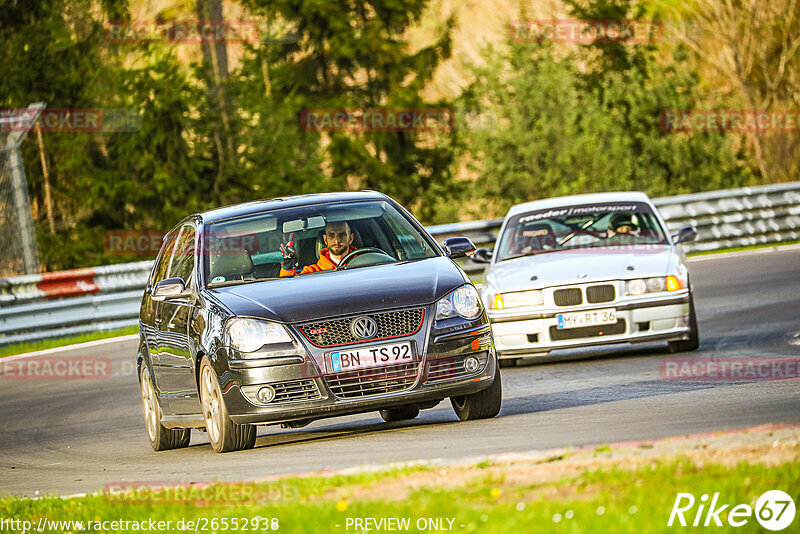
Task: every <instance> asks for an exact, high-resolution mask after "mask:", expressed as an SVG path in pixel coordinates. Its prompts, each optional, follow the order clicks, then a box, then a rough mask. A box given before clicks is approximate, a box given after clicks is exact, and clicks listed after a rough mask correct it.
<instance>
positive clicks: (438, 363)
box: [426, 352, 488, 382]
mask: <svg viewBox="0 0 800 534" xmlns="http://www.w3.org/2000/svg"><path fill="white" fill-rule="evenodd" d="M467 356H475V357H476V358H478V370H477V371H474V372H472V373H470V372H467V370H466V369H464V360H465V359H466V358H467ZM487 357H488V354H487V353H486V352H481V353H478V354H464V355H462V356H450V357H447V358H437V359H435V360H431V361H429V362H428V379H427V380H426V382H444V381H446V380H457V379H459V378H466V377H468V376H472V375H474V374H477V373H479V372H481V371H482V370H483V368H484V367H486V360H487Z"/></svg>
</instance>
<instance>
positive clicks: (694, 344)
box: [669, 293, 700, 354]
mask: <svg viewBox="0 0 800 534" xmlns="http://www.w3.org/2000/svg"><path fill="white" fill-rule="evenodd" d="M698 347H700V332H699V330H698V328H697V314H696V313H695V311H694V296H693V295H692V294H691V293H689V339H682V340H680V341H670V342H669V351H670V352H671V353H673V354H674V353H676V352H690V351H693V350H697V349H698Z"/></svg>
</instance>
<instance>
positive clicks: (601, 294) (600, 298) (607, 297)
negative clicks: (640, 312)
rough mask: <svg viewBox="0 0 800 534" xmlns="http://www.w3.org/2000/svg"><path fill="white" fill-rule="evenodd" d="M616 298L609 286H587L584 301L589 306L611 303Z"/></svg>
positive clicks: (612, 287)
mask: <svg viewBox="0 0 800 534" xmlns="http://www.w3.org/2000/svg"><path fill="white" fill-rule="evenodd" d="M614 297H616V291H614V286H612V285H611V284H603V285H599V286H589V287H587V288H586V300H587V301H588V302H590V303H591V304H596V303H598V302H611V301H612V300H614Z"/></svg>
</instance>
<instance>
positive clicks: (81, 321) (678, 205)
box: [0, 182, 800, 346]
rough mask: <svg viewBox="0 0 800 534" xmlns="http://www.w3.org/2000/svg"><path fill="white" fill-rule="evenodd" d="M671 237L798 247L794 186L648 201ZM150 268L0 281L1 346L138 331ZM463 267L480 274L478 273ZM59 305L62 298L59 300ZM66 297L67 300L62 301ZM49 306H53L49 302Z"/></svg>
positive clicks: (476, 233) (434, 230)
mask: <svg viewBox="0 0 800 534" xmlns="http://www.w3.org/2000/svg"><path fill="white" fill-rule="evenodd" d="M654 202H655V204H656V205H657V206H658V208H659V211H660V212H661V214H662V215H663V216H664V219H665V220H666V221H667V226H668V227H669V230H670V231H671V232H676V231H677V230H678V229H679V228H681V227H682V226H684V225H687V224H693V225H694V226H696V227H697V229H698V234H697V239H696V240H695V241H693V242H691V243H687V244H685V245H683V246H684V247H685V250H687V252H693V251H707V250H717V249H722V248H729V247H736V246H743V245H753V244H759V243H780V242H786V241H795V240H798V239H800V182H793V183H788V184H778V185H769V186H760V187H748V188H743V189H730V190H724V191H711V192H708V193H697V194H690V195H681V196H674V197H666V198H658V199H654ZM501 224H502V219H493V220H487V221H472V222H464V223H454V224H444V225H439V226H431V227H429V228H428V230H429V231H430V232H431V234H433V236H434V237H435V238H436V239H437V240H438V241H440V242H442V241H444V239H446V238H447V237H450V236H455V235H466V236H467V237H469V238H471V239H472V240H473V241H474V242H475V244H476V245H479V246H481V245H485V246H486V245H488V246H491V245H492V244H493V243H494V241H495V239H496V237H497V235H496V234H497V231H498V230H499V229H500V225H501ZM151 265H152V262H150V261H142V262H136V263H125V264H118V265H109V266H104V267H95V268H93V269H77V270H73V271H62V272H56V273H45V274H41V275H26V276H18V277H14V278H8V279H5V280H3V279H0V346H2V345H9V344H13V343H19V342H24V341H33V340H39V339H46V338H50V337H57V336H64V335H71V334H75V333H81V332H91V331H97V330H102V329H114V328H120V327H124V326H135V325H136V324H138V313H139V303H140V301H141V296H142V290H143V287H144V285H145V282H146V279H147V276H148V274H149V271H150V266H151ZM463 267H464V268H465V270H466V271H467V272H468V273H470V274H480V272H482V271H483V269H484V267H485V266H484V265H479V264H476V263H473V262H471V261H469V260H467V261H465V262H463ZM59 297H61V298H59ZM63 297H68V298H63ZM53 299H55V300H53Z"/></svg>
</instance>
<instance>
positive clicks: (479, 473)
mask: <svg viewBox="0 0 800 534" xmlns="http://www.w3.org/2000/svg"><path fill="white" fill-rule="evenodd" d="M762 435H763V438H764V439H761V440H760V443H753V442H752V439H751V441H749V442H741V441H740V442H739V445H738V446H737V447H728V449H726V450H720V449H719V448H715V447H712V448H710V449H707V448H706V447H707V446H708V444H707V443H706V441H702V442H701V441H700V440H697V441H696V442H688V443H685V444H683V445H681V447H680V448H681V449H682V451H683V452H679V453H669V454H665V453H664V451H659V446H655V452H653V450H654V446H653V445H652V444H641V445H639V446H638V447H637V446H634V447H631V448H630V450H628V451H623V452H622V453H620V451H619V449H617V448H611V447H608V446H603V447H598V448H595V449H591V450H583V451H577V452H568V451H566V452H565V451H562V452H561V453H558V454H555V455H553V456H545V457H540V458H538V459H536V460H524V461H507V462H500V461H498V460H485V461H481V462H480V463H478V464H475V465H461V466H453V465H449V466H435V465H420V466H411V467H403V468H394V469H386V470H383V471H372V472H361V473H356V474H349V475H342V474H336V475H332V476H306V477H284V478H279V479H276V480H271V481H267V482H261V483H258V484H255V485H251V486H248V487H249V488H250V489H248V491H247V492H244V494H246V498H245V499H242V498H238V499H235V498H233V499H232V498H230V496H231V495H232V494H231V493H230V492H228V491H226V490H225V488H230V487H231V486H226V485H219V486H213V485H212V486H206V488H211V489H210V490H208V489H206V490H205V491H206V493H203V491H204V490H203V488H202V487H199V486H192V487H194V488H195V489H196V495H205V497H204V498H202V499H200V500H198V499H197V498H196V496H195V498H187V495H189V494H190V493H191V492H190V490H188V489H187V487H186V486H184V488H183V491H184V493H182V494H181V496H182V497H181V498H178V497H177V495H178V493H177V492H176V493H167V494H165V493H163V492H162V493H161V494H160V497H156V496H157V495H159V494H158V493H157V492H155V491H151V492H150V493H147V492H145V493H141V492H139V493H138V494H137V493H135V492H131V493H127V494H124V495H122V496H121V495H120V494H109V493H105V494H95V495H90V496H85V497H78V498H66V499H62V498H43V499H38V500H27V499H18V498H5V499H2V500H0V518H14V519H17V520H20V521H30V522H31V524H32V525H34V528H36V527H35V526H36V525H39V524H40V523H39V522H40V521H43V522H44V521H45V520H47V521H50V520H55V521H65V520H72V521H82V522H83V531H86V530H87V527H88V526H89V525H90V523H91V524H94V525H95V528H94V529H93V530H97V527H100V526H102V523H100V522H103V521H114V520H125V521H151V520H152V521H164V522H166V521H169V522H170V523H169V524H168V525H166V528H165V530H166V531H172V532H175V531H179V527H180V525H182V526H183V527H184V529H188V530H194V531H208V532H212V531H216V532H223V531H233V530H234V529H233V528H232V525H233V520H234V519H235V520H236V523H237V527H238V528H237V529H235V530H244V529H243V528H242V525H244V524H245V521H247V523H246V524H247V525H248V527H249V528H248V530H262V531H264V530H278V531H280V532H290V533H295V532H297V533H336V532H342V533H346V532H363V531H370V530H368V529H367V528H365V527H367V526H370V527H371V530H372V531H379V530H386V529H385V528H384V529H379V528H378V527H377V525H376V524H375V523H371V524H369V525H367V524H366V523H364V522H363V520H365V519H367V518H370V519H374V520H375V521H381V520H382V519H383V520H386V519H388V518H398V519H400V520H402V521H404V522H401V523H399V525H400V526H399V528H397V530H400V531H407V532H421V531H425V532H445V531H449V532H456V533H457V532H465V533H469V532H490V533H515V534H516V533H519V532H568V533H583V532H587V533H590V532H591V533H594V532H604V533H605V532H608V533H628V532H674V531H675V530H676V528H677V529H678V530H686V529H684V528H682V527H679V526H678V527H675V526H673V527H668V526H667V521H668V519H669V515H670V512H671V510H672V508H673V505H674V503H675V500H676V497H677V495H678V493H687V492H688V493H692V494H693V495H694V496H695V497H696V498H697V499H698V501H697V503H698V504H699V502H700V501H699V499H700V496H701V495H703V494H705V495H709V496H712V495H714V494H715V493H719V502H718V504H719V505H722V504H731V506H728V507H727V509H726V510H725V511H724V512H723V513H721V514H719V518H720V520H721V521H722V523H723V526H722V527H713V530H714V532H732V531H735V532H757V531H758V532H762V531H763V528H762V527H761V526H760V525H759V524H758V522H757V521H756V519H755V518H754V517H750V518H749V519H748V522H747V524H746V525H745V526H744V527H740V528H733V527H730V525H728V513H729V512H730V510H731V509H732V508H733V505H737V504H748V505H750V506H751V507H752V506H754V505H755V502H756V499H757V498H758V497H759V496H760V495H761V494H763V493H764V492H766V491H768V490H774V489H781V490H783V491H786V492H788V493H789V494H790V495H791V496H792V497H793V498H794V499H795V501H796V502H797V500H798V497H800V495H798V489H800V488H798V487H797V481H798V480H800V463H798V459H800V456H799V455H798V446H797V437H798V436H800V431H799V430H798V429H797V427H794V428H793V429H790V430H789V431H788V432H786V431H784V432H783V434H780V433H778V434H776V435H773V433H772V432H766V431H765V432H762ZM771 440H774V441H772V443H770V441H771ZM718 441H719V442H720V443H727V444H731V443H736V442H737V438H736V437H735V436H734V437H731V436H729V435H725V436H721V437H720V439H718ZM186 492H189V493H186ZM142 495H145V497H144V498H143V497H142ZM220 495H222V498H220ZM238 495H239V496H240V497H241V495H243V493H239V494H238ZM170 496H171V498H169V497H170ZM165 497H166V498H165ZM696 512H697V506H695V507H694V508H692V510H691V511H690V512H687V513H686V517H687V519H688V521H689V523H691V522H692V521H693V520H694V517H695V513H696ZM43 518H45V519H43ZM254 518H260V519H256V523H257V524H256V527H257V528H253V521H254ZM703 518H705V515H703ZM357 519H359V520H362V523H361V525H360V526H361V528H358V527H359V524H358V523H356V520H357ZM224 520H227V521H224ZM273 520H275V521H273ZM190 521H191V522H193V523H192V525H191V528H189V522H190ZM405 521H407V523H405ZM180 522H182V523H180ZM226 524H227V527H226V526H225V525H226ZM383 525H384V527H386V526H387V524H386V523H384V524H383ZM403 525H407V527H405V528H404V527H403ZM793 525H794V526H795V527H796V523H794V524H793ZM50 526H51V527H52V526H53V525H52V524H51V525H50ZM265 526H266V527H269V528H264V527H265ZM276 526H277V527H278V528H277V529H276V528H275V527H276ZM395 526H397V524H395ZM60 527H61V530H59V529H53V528H50V529H49V530H48V529H45V530H44V531H50V532H61V531H63V530H67V529H69V528H71V530H72V531H75V532H77V531H79V529H77V528H76V527H75V525H74V524H73V525H68V526H66V525H63V524H62V525H60ZM110 527H113V525H111V524H108V523H107V524H106V525H105V528H104V530H106V531H109V530H110V531H119V532H129V531H135V530H136V529H134V528H131V524H130V523H129V524H124V525H121V524H120V525H117V528H110ZM121 527H125V528H121ZM151 528H152V526H151ZM7 530H8V529H7ZM20 530H21V529H20ZM788 531H792V528H789V529H788V530H787V532H788ZM796 531H797V530H794V532H796Z"/></svg>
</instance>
